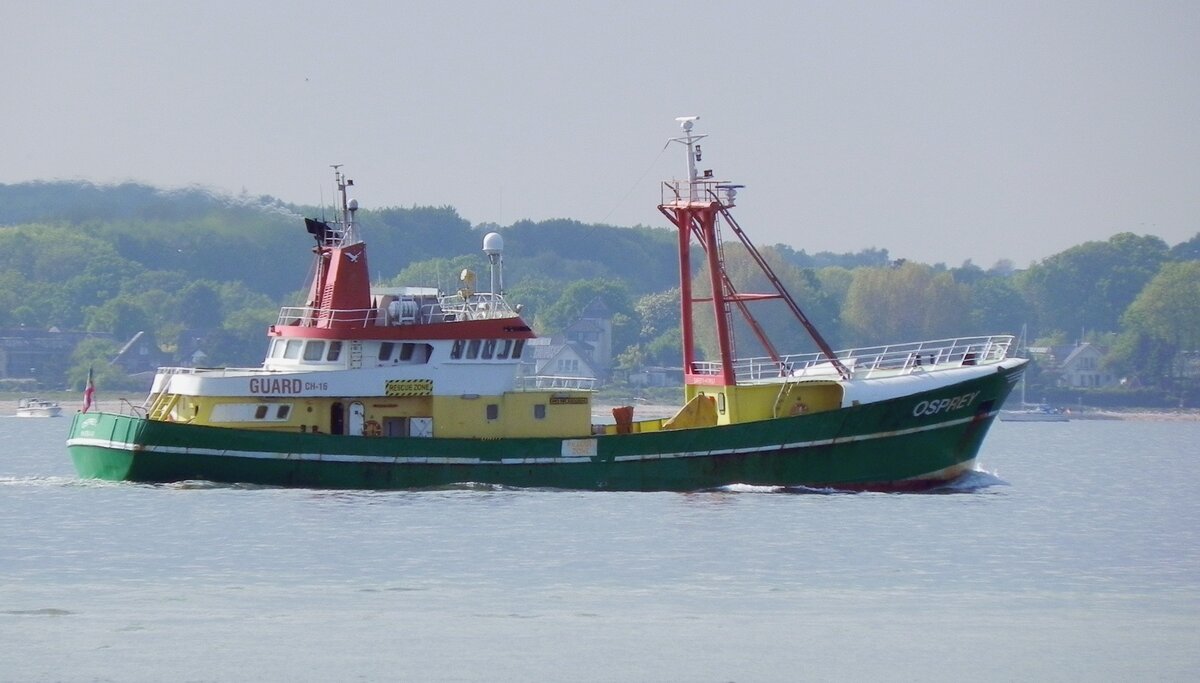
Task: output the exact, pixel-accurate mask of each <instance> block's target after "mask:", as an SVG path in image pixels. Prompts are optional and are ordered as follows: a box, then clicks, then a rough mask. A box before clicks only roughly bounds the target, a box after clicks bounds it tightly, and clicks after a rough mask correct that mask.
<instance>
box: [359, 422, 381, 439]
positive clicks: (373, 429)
mask: <svg viewBox="0 0 1200 683" xmlns="http://www.w3.org/2000/svg"><path fill="white" fill-rule="evenodd" d="M382 434H383V429H382V428H380V426H379V423H378V422H376V421H375V420H367V421H366V422H364V423H363V436H380V435H382Z"/></svg>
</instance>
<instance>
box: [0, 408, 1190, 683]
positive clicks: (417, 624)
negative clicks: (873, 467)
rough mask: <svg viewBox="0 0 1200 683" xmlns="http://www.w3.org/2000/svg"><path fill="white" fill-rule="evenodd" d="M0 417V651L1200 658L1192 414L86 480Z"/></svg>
mask: <svg viewBox="0 0 1200 683" xmlns="http://www.w3.org/2000/svg"><path fill="white" fill-rule="evenodd" d="M68 425H69V420H68V419H18V418H0V444H3V445H2V446H0V451H2V455H0V681H280V682H284V681H288V682H290V681H535V680H537V681H543V680H544V681H797V680H913V681H925V680H944V681H961V680H997V681H1024V680H1080V681H1082V680H1108V681H1132V680H1179V681H1184V680H1196V679H1198V678H1200V495H1198V494H1200V451H1198V450H1197V443H1200V422H1168V421H1160V422H1152V421H1148V422H1132V421H1120V422H1116V421H1114V422H1100V421H1073V422H1069V423H997V424H996V425H994V426H993V428H992V432H991V434H990V436H989V437H988V440H987V441H986V442H985V445H984V448H983V451H982V453H981V456H980V459H979V467H980V469H981V471H980V472H977V473H975V474H972V475H969V476H968V477H967V478H966V479H964V480H962V481H960V482H958V483H957V484H956V485H954V486H952V487H947V488H945V489H942V490H941V491H939V492H937V493H932V494H871V493H867V494H850V493H835V492H827V491H820V492H805V491H778V490H774V489H769V488H754V487H732V488H731V489H729V490H724V491H719V492H708V493H693V494H678V493H595V492H575V491H547V490H503V489H501V490H497V489H492V488H487V487H464V488H459V489H452V490H440V491H407V492H406V491H399V492H366V491H350V492H338V491H316V490H291V489H270V488H248V487H237V486H215V485H210V484H206V483H203V482H190V483H185V484H176V485H159V486H149V485H138V484H126V483H104V482H94V481H81V480H78V479H77V478H76V477H75V475H74V472H73V470H72V468H71V465H70V461H69V458H68V456H67V453H66V448H65V446H64V441H65V438H66V432H67V428H68Z"/></svg>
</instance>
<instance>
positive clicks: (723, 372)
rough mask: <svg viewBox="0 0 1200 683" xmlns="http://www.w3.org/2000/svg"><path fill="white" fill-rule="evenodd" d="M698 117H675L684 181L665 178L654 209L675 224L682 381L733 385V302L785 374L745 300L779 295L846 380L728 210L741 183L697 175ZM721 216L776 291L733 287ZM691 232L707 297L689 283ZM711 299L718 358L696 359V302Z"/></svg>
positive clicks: (830, 352) (842, 368) (839, 365)
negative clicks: (704, 268)
mask: <svg viewBox="0 0 1200 683" xmlns="http://www.w3.org/2000/svg"><path fill="white" fill-rule="evenodd" d="M699 118H700V117H699V116H681V117H679V118H677V119H675V120H676V121H678V122H679V124H680V127H681V128H683V133H684V135H683V137H678V138H671V142H678V143H680V144H683V145H685V146H686V147H687V149H688V154H687V164H688V165H687V168H688V175H687V180H685V181H671V182H665V183H663V186H664V193H663V196H664V199H663V202H662V204H660V205H659V207H658V210H659V211H661V212H662V213H663V215H664V216H666V217H667V219H668V220H670V221H671V222H672V223H673V224H675V227H676V228H678V229H679V289H680V303H681V306H682V311H681V328H682V329H681V332H682V336H683V374H684V381H685V382H686V383H687V384H691V385H697V384H699V385H714V386H733V385H735V384H737V377H736V372H735V369H734V358H735V356H734V339H733V323H732V313H733V307H734V306H736V307H737V309H738V310H739V311H740V312H741V314H742V316H743V317H744V318H745V320H746V322H747V323H748V324H749V326H750V328H751V329H752V330H753V331H754V333H755V335H756V336H757V337H758V340H759V342H761V343H762V345H763V347H764V348H765V349H766V350H767V353H768V354H769V355H770V357H771V358H772V360H774V361H775V362H776V363H777V364H778V365H779V371H780V374H781V375H782V374H786V373H787V372H788V368H787V367H786V365H785V363H784V361H783V359H782V357H781V356H780V355H779V353H778V352H777V351H776V350H775V347H774V345H772V344H771V341H770V339H768V338H767V335H766V332H765V331H764V330H763V329H762V327H761V326H760V325H759V324H758V321H757V320H755V319H754V316H753V315H751V314H750V310H749V307H748V306H747V303H749V302H751V301H759V300H763V299H783V300H784V301H785V302H787V304H788V306H789V308H791V310H792V314H793V315H795V316H796V318H797V319H798V320H799V321H800V323H801V324H802V325H804V328H805V329H806V330H807V331H808V333H809V336H811V337H812V339H813V341H814V342H816V344H817V346H818V347H819V348H820V349H821V351H822V352H824V353H825V356H826V357H827V358H828V359H829V362H830V363H831V364H832V365H833V366H834V367H835V368H836V369H837V370H838V373H839V374H841V376H842V377H843V378H844V379H849V377H850V372H849V371H848V370H847V369H846V367H845V366H844V365H842V363H841V362H840V361H838V359H837V358H836V357H835V355H834V353H833V350H832V349H831V348H830V347H829V345H828V344H827V343H826V342H825V340H824V338H822V337H821V334H820V332H818V331H817V329H816V327H814V326H813V324H812V323H811V322H809V320H808V318H807V317H806V316H805V315H804V313H803V311H801V310H800V307H799V306H798V305H797V304H796V302H795V300H794V299H792V296H791V295H790V294H789V293H788V292H787V290H786V289H785V288H784V286H783V283H782V282H780V281H779V278H777V277H776V276H775V273H774V271H773V270H772V269H771V267H770V265H768V264H767V262H766V260H765V259H763V257H762V255H761V254H760V253H759V252H758V249H756V248H755V247H754V245H753V244H752V243H751V242H750V240H749V238H748V237H746V234H745V233H744V232H742V229H741V226H739V225H738V224H737V221H735V220H734V219H733V216H732V215H731V214H730V213H729V209H731V208H733V206H734V198H735V197H736V196H737V191H738V190H739V189H741V188H742V187H743V186H742V185H734V184H731V183H728V182H722V181H718V180H715V179H714V178H713V174H712V171H708V170H706V171H704V173H703V174H700V173H699V172H698V171H697V170H696V163H697V162H698V161H700V160H701V151H700V140H701V139H703V138H705V137H707V135H699V134H694V133H692V128H693V127H694V126H695V122H696V121H697V120H698V119H699ZM720 218H724V219H725V222H726V223H727V224H728V226H729V227H730V228H731V229H732V230H733V232H734V234H736V235H737V237H738V239H739V240H740V241H741V242H742V244H743V246H745V247H746V250H747V252H748V253H749V254H750V256H751V258H753V259H754V261H755V262H756V264H757V265H758V266H759V268H760V269H761V270H762V271H763V274H764V275H766V276H767V279H768V280H770V282H771V284H772V285H773V286H774V287H775V290H776V291H775V292H774V293H769V294H741V293H738V292H737V290H736V289H735V288H734V286H733V283H732V282H731V281H730V279H729V275H728V274H727V273H726V272H725V260H724V251H723V246H722V243H721V233H720V223H719V219H720ZM693 237H695V238H696V241H697V242H698V243H699V245H700V247H701V248H702V249H703V250H704V255H705V257H706V259H707V261H708V272H709V273H710V277H709V287H710V290H711V291H710V292H709V293H708V295H707V296H705V295H703V293H695V292H693V288H692V263H691V245H692V238H693ZM700 302H711V304H712V311H713V317H714V320H715V322H716V333H717V353H718V358H716V359H715V360H712V361H699V360H698V358H697V349H696V336H695V323H694V319H693V308H694V304H696V303H700Z"/></svg>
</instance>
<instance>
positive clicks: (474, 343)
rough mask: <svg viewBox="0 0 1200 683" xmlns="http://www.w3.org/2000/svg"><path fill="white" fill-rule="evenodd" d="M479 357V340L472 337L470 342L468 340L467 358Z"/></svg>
mask: <svg viewBox="0 0 1200 683" xmlns="http://www.w3.org/2000/svg"><path fill="white" fill-rule="evenodd" d="M478 357H479V340H478V339H472V340H471V341H470V342H467V358H478Z"/></svg>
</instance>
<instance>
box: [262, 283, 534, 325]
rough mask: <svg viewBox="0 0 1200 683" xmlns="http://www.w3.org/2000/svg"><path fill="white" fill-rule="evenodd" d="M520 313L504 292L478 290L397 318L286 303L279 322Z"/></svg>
mask: <svg viewBox="0 0 1200 683" xmlns="http://www.w3.org/2000/svg"><path fill="white" fill-rule="evenodd" d="M517 315H518V312H517V311H516V310H515V309H513V307H512V306H510V305H509V304H508V301H507V300H505V298H504V296H503V295H500V294H492V293H490V292H475V293H473V294H470V295H468V296H463V295H461V294H453V295H450V296H443V297H441V298H440V299H439V300H438V302H437V303H432V304H425V305H423V306H421V309H420V312H419V313H417V314H416V315H415V316H412V317H408V318H404V319H403V320H394V319H391V318H389V317H388V315H387V312H386V311H381V310H380V309H378V308H314V307H312V306H284V307H283V308H281V309H279V318H278V319H277V320H276V322H275V324H276V326H279V327H286V326H289V325H299V326H300V327H317V326H328V325H331V324H336V325H337V326H339V327H342V326H346V325H350V326H359V327H374V326H387V325H398V324H429V323H440V322H450V321H455V320H488V319H493V318H514V317H516V316H517Z"/></svg>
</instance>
